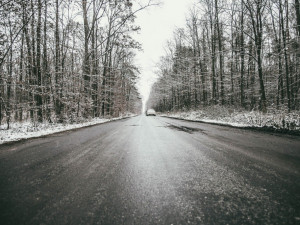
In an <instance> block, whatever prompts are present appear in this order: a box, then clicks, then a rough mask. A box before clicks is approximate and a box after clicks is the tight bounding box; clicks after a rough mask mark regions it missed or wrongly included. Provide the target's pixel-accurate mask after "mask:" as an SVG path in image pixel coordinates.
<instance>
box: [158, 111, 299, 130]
mask: <svg viewBox="0 0 300 225" xmlns="http://www.w3.org/2000/svg"><path fill="white" fill-rule="evenodd" d="M161 116H167V117H172V118H178V119H184V120H193V121H199V122H206V123H214V124H222V125H229V126H234V127H255V128H270V129H273V130H287V131H297V132H299V131H300V112H292V113H285V112H282V111H276V112H269V113H262V112H259V111H250V112H247V111H235V110H230V109H229V110H228V109H226V108H223V107H222V108H220V107H218V108H213V109H212V108H209V109H205V110H196V111H189V112H176V113H173V112H170V113H168V114H161Z"/></svg>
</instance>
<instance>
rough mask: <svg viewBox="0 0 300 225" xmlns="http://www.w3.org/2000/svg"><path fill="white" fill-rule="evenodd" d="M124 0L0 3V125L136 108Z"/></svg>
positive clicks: (129, 9) (130, 16) (128, 8)
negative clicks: (2, 123)
mask: <svg viewBox="0 0 300 225" xmlns="http://www.w3.org/2000/svg"><path fill="white" fill-rule="evenodd" d="M150 3H151V2H150V1H149V2H148V4H145V5H140V6H139V8H136V9H133V3H132V2H131V1H129V0H25V1H24V0H14V1H11V0H6V1H1V2H0V18H1V19H0V123H1V122H7V124H8V127H9V123H10V121H22V120H27V119H31V120H32V121H34V122H37V121H39V122H42V121H49V122H73V121H76V120H77V119H80V118H90V117H99V116H100V117H106V116H119V115H121V114H122V113H124V112H136V111H137V110H140V107H141V100H140V97H139V94H138V92H137V89H136V87H135V83H136V79H137V76H138V74H139V71H138V69H137V68H136V67H135V66H134V63H133V59H134V56H135V54H134V51H135V50H136V49H139V48H140V45H139V43H137V42H136V41H135V40H134V39H133V38H132V34H133V33H134V32H136V31H137V30H139V27H137V26H136V25H135V24H134V19H135V14H136V12H138V11H140V10H142V9H144V8H146V7H148V6H149V5H150Z"/></svg>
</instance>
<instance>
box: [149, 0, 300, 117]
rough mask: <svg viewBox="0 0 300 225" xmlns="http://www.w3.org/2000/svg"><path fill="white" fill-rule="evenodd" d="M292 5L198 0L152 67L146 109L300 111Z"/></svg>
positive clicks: (298, 35) (298, 26)
mask: <svg viewBox="0 0 300 225" xmlns="http://www.w3.org/2000/svg"><path fill="white" fill-rule="evenodd" d="M299 10H300V9H299V0H232V1H230V0H198V1H197V4H195V6H194V7H193V8H192V9H191V10H190V12H189V13H188V17H187V21H186V26H185V27H184V28H178V29H176V30H175V31H174V37H173V39H172V40H170V41H169V42H168V43H167V46H166V54H165V56H163V57H162V58H161V61H160V63H159V65H158V74H159V80H158V81H157V82H156V83H155V85H154V86H153V88H152V93H151V96H150V99H149V101H148V107H154V108H155V109H156V110H157V111H161V112H164V111H182V110H192V109H199V108H205V107H206V106H211V105H221V106H224V107H232V108H238V109H244V110H259V111H262V112H267V111H268V109H270V108H272V109H273V110H274V109H280V110H285V111H286V112H290V111H292V110H299V109H300V92H299V87H300V64H299V63H300V11H299Z"/></svg>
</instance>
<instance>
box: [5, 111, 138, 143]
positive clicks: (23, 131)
mask: <svg viewBox="0 0 300 225" xmlns="http://www.w3.org/2000/svg"><path fill="white" fill-rule="evenodd" d="M131 116H134V115H133V114H127V115H126V116H121V117H117V118H112V119H103V118H93V119H90V120H89V121H85V122H82V123H74V124H61V123H60V124H58V123H32V122H23V123H20V122H19V123H11V124H10V129H9V130H7V129H6V127H7V126H6V124H3V125H1V126H0V144H3V143H7V142H11V141H18V140H22V139H28V138H33V137H40V136H44V135H48V134H54V133H57V132H62V131H67V130H72V129H76V128H81V127H87V126H91V125H95V124H101V123H105V122H109V121H113V120H119V119H123V118H127V117H131Z"/></svg>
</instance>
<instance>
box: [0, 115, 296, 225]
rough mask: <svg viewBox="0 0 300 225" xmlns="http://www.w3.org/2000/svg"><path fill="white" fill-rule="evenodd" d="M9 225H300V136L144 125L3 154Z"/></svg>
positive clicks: (55, 138) (2, 196) (126, 124)
mask: <svg viewBox="0 0 300 225" xmlns="http://www.w3.org/2000/svg"><path fill="white" fill-rule="evenodd" d="M0 179H1V181H0V182H1V183H0V223H1V224H300V137H299V136H288V135H277V134H270V133H263V132H257V131H248V130H241V129H236V128H230V127H224V126H216V125H209V124H202V123H195V122H186V121H180V120H174V119H169V118H162V117H145V116H139V117H134V118H130V119H125V120H119V121H115V122H110V123H106V124H102V125H98V126H93V127H89V128H84V129H80V130H76V131H69V132H65V133H60V134H56V135H51V136H48V137H43V138H38V139H32V140H27V141H23V142H19V143H15V144H11V145H2V146H0Z"/></svg>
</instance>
